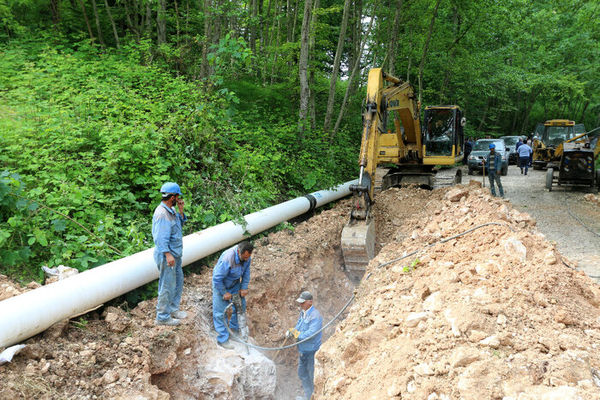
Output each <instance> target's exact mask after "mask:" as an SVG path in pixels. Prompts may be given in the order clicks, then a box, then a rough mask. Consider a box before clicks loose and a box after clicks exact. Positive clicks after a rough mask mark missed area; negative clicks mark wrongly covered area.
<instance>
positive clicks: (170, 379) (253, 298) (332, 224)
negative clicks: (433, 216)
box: [152, 188, 441, 400]
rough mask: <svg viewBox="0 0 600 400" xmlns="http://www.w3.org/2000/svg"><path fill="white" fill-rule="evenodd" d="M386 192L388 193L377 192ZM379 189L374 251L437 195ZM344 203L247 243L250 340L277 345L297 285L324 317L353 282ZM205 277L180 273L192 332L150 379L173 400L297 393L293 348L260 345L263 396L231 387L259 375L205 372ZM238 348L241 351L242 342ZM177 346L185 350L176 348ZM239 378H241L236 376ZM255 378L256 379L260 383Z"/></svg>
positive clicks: (294, 311) (209, 335)
mask: <svg viewBox="0 0 600 400" xmlns="http://www.w3.org/2000/svg"><path fill="white" fill-rule="evenodd" d="M386 192H389V194H385V193H386ZM386 192H384V193H382V195H380V196H379V197H378V198H379V199H380V201H378V202H376V203H375V212H376V213H375V215H376V229H377V234H376V237H377V241H376V247H375V248H376V252H378V251H379V250H380V249H381V248H382V247H383V246H385V245H386V244H387V243H389V242H392V241H397V240H401V239H402V237H404V236H406V235H409V234H410V230H411V229H413V228H414V226H413V225H411V224H410V223H408V224H407V221H409V219H410V218H412V217H413V216H414V215H415V213H416V212H418V211H422V210H424V209H426V208H427V204H428V202H429V201H430V200H432V198H434V197H438V196H440V195H441V194H434V193H436V192H431V191H429V190H422V189H417V188H412V189H410V190H402V191H398V189H390V191H386ZM440 193H441V192H440ZM350 207H351V200H349V199H345V200H342V201H340V202H338V203H337V204H336V205H335V206H334V207H333V208H332V209H330V210H325V211H323V212H321V213H319V214H317V215H314V216H313V217H311V218H310V219H307V220H306V221H303V222H300V223H298V224H297V225H294V229H293V230H286V231H280V232H276V233H272V234H270V235H269V236H267V237H265V238H262V239H259V240H258V241H257V242H256V243H255V244H256V248H255V252H254V254H253V261H252V267H251V268H252V269H251V275H252V276H251V282H250V293H249V295H248V309H247V319H248V326H249V330H250V336H251V337H252V338H253V340H254V341H255V343H256V344H257V345H260V346H263V347H279V346H281V345H282V344H283V340H284V333H285V331H286V330H287V329H289V328H290V327H293V326H294V325H295V323H296V321H297V318H298V315H299V308H298V307H297V304H296V303H295V299H296V298H297V296H298V294H299V293H301V292H302V291H303V290H309V291H311V292H312V293H313V296H314V298H315V303H314V305H315V307H316V308H317V309H318V310H319V311H320V312H321V314H322V316H323V321H324V324H325V323H327V322H328V321H330V320H331V319H332V318H333V317H334V316H335V315H336V314H337V313H338V312H339V311H340V310H341V309H342V308H343V307H344V305H345V304H346V302H347V301H348V299H350V297H351V296H352V294H353V291H354V289H355V287H356V285H355V283H354V282H353V280H352V279H351V278H350V277H349V276H348V275H347V274H346V272H345V271H344V268H343V257H342V253H341V248H340V236H341V231H342V229H343V226H344V225H345V223H346V222H347V220H348V215H349V212H350ZM411 226H412V227H413V228H411ZM211 276H212V266H211V267H210V268H208V267H207V268H205V269H204V270H203V271H202V273H200V274H199V276H197V277H195V278H194V279H193V280H192V281H191V282H190V280H189V279H188V280H186V284H185V288H184V296H185V295H186V293H187V303H188V306H190V305H191V306H192V308H193V309H194V313H195V314H196V316H195V322H194V330H193V332H191V333H189V334H188V336H189V335H192V336H194V339H193V340H189V339H187V341H189V342H190V343H191V345H187V347H186V346H181V345H179V347H178V350H177V353H178V361H177V362H176V363H175V365H173V367H172V368H170V369H168V370H165V371H162V370H161V371H160V373H158V374H154V375H153V376H152V383H153V384H154V385H156V386H158V387H159V388H160V389H161V390H163V391H165V392H167V393H169V394H170V395H171V397H172V398H174V399H197V398H198V399H200V398H202V399H238V398H257V399H258V398H265V399H266V398H269V399H276V400H288V399H292V400H295V399H296V396H300V395H301V394H302V391H301V385H300V381H299V379H298V376H297V372H296V368H297V359H298V352H297V349H296V348H291V349H286V350H282V351H280V352H279V353H276V352H273V351H269V352H265V355H266V356H267V357H268V358H270V359H271V360H273V362H274V363H275V366H276V376H277V385H276V388H275V391H274V394H272V395H271V396H270V397H268V396H267V397H264V396H263V397H261V396H260V395H255V394H254V393H255V392H253V390H254V389H248V390H247V391H245V392H244V391H239V390H238V391H236V390H237V389H236V388H235V387H236V385H238V384H239V385H246V386H248V385H250V386H252V384H254V383H256V382H251V380H252V379H263V378H264V379H267V378H268V379H270V378H269V377H266V376H264V377H262V378H261V377H258V378H257V377H250V376H245V377H244V376H241V375H240V376H237V377H236V378H235V379H240V382H233V383H232V384H231V386H228V385H223V384H222V382H220V380H222V379H221V378H222V376H219V377H217V378H215V377H214V376H212V375H211V376H212V377H211V378H207V376H206V374H207V373H209V371H207V367H206V364H210V363H212V361H210V360H211V359H212V358H211V356H213V357H214V356H215V354H214V352H222V350H220V348H217V346H216V344H215V333H214V329H213V327H212V325H213V324H212V304H211V298H212V297H211V296H212V294H211V290H212V289H211V283H210V282H211ZM188 309H189V308H188ZM350 309H351V307H349V308H348V309H347V310H346V311H345V313H343V314H342V315H341V316H340V318H339V319H338V320H337V321H336V322H335V323H333V324H332V325H331V326H329V327H328V328H327V329H325V330H324V332H323V343H325V342H326V341H327V339H328V338H329V337H330V336H331V335H332V334H333V333H334V332H335V328H336V326H337V325H338V324H339V323H340V322H341V321H343V319H344V318H345V317H346V315H347V313H348V312H349V310H350ZM237 350H238V349H237V348H236V351H237ZM239 351H243V348H240V349H239ZM182 352H187V353H188V354H187V355H186V354H180V353H182ZM226 353H227V354H229V353H233V352H231V351H228V352H226ZM221 354H225V353H218V355H217V358H218V357H221ZM223 357H225V355H223ZM227 357H229V358H227ZM227 357H225V359H224V361H223V362H224V363H228V362H229V363H235V362H238V361H239V360H237V359H234V358H232V357H233V356H231V355H228V356H227ZM242 375H243V374H242ZM223 379H224V378H223ZM244 379H246V383H244V382H242V381H244ZM257 384H258V385H260V384H261V382H258V383H257ZM265 384H266V381H265Z"/></svg>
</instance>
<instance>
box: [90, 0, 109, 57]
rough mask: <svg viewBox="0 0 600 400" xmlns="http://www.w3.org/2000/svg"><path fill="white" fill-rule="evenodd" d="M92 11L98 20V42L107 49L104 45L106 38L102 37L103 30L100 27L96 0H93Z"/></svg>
mask: <svg viewBox="0 0 600 400" xmlns="http://www.w3.org/2000/svg"><path fill="white" fill-rule="evenodd" d="M92 9H93V10H94V17H95V19H96V32H98V40H99V41H100V44H101V45H102V47H106V44H105V43H104V37H103V36H102V28H101V27H100V16H99V15H98V7H97V6H96V0H92Z"/></svg>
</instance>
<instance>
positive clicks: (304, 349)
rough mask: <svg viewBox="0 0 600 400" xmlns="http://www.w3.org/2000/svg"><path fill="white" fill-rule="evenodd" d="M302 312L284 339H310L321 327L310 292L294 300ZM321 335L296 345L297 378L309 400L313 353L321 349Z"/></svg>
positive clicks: (313, 375)
mask: <svg viewBox="0 0 600 400" xmlns="http://www.w3.org/2000/svg"><path fill="white" fill-rule="evenodd" d="M296 301H297V302H298V303H299V305H300V308H301V309H302V311H301V312H300V318H299V319H298V323H296V326H295V327H294V328H292V329H290V330H288V331H287V332H286V337H290V336H293V337H294V338H296V340H297V341H302V340H304V339H306V338H309V337H311V336H312V335H314V334H315V333H316V332H318V331H320V330H321V328H322V327H323V317H321V314H320V313H319V311H318V310H317V309H316V308H314V307H313V297H312V294H310V292H302V293H301V294H300V297H298V299H297V300H296ZM321 336H322V333H321V332H319V333H317V334H316V335H315V336H314V337H313V338H311V339H310V340H307V341H306V342H304V343H300V344H299V345H298V353H299V358H298V377H299V378H300V381H301V382H302V389H304V396H305V398H306V400H310V398H311V397H312V393H313V389H314V378H315V353H316V352H317V350H319V348H320V347H321Z"/></svg>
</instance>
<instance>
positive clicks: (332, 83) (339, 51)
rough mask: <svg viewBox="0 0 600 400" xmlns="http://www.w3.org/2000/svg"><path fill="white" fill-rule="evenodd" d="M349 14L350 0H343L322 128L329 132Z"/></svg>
mask: <svg viewBox="0 0 600 400" xmlns="http://www.w3.org/2000/svg"><path fill="white" fill-rule="evenodd" d="M400 1H402V0H400ZM349 15H350V0H345V1H344V12H343V14H342V26H341V27H340V35H339V36H338V43H337V49H336V50H335V57H334V59H333V70H332V71H331V79H330V80H329V96H328V97H327V109H326V111H325V122H324V123H323V130H324V131H325V132H329V127H330V125H331V116H332V114H333V105H334V104H335V85H336V83H337V78H338V71H339V69H340V62H341V59H342V52H343V51H344V41H345V40H346V28H347V27H348V16H349Z"/></svg>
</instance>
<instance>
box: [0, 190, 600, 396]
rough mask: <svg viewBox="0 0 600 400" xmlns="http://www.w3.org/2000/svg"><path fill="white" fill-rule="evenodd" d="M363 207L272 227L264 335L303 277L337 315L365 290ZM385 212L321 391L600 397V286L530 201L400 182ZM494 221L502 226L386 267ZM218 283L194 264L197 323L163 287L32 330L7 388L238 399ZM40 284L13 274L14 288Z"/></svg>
mask: <svg viewBox="0 0 600 400" xmlns="http://www.w3.org/2000/svg"><path fill="white" fill-rule="evenodd" d="M451 199H452V200H457V201H452V200H451ZM349 210H350V200H344V201H341V202H339V203H338V204H337V205H335V207H333V208H332V209H330V210H326V211H323V212H321V213H320V214H319V215H317V216H315V217H313V218H311V219H309V220H307V221H306V222H303V223H300V224H298V225H297V226H295V228H294V229H293V231H292V230H290V231H286V230H284V231H280V232H276V233H272V234H270V235H268V236H267V237H264V238H262V239H259V240H258V241H257V247H256V250H255V253H254V255H253V263H252V280H251V286H250V289H251V291H250V294H249V302H248V317H249V319H250V321H249V326H250V333H251V335H252V336H253V338H254V340H255V341H256V342H257V343H259V344H260V345H262V346H278V345H281V344H282V342H283V333H284V332H285V330H286V329H288V328H289V327H291V326H293V324H294V323H295V321H296V318H297V316H298V309H297V307H296V305H295V304H294V299H295V298H296V296H297V295H298V293H300V292H301V291H302V290H310V291H312V292H313V293H314V294H315V304H316V306H317V308H319V310H320V311H321V312H322V314H323V317H324V320H325V321H329V320H330V319H331V318H332V317H333V316H334V315H335V314H336V313H337V312H338V311H339V310H340V309H341V307H342V306H343V304H345V303H346V301H347V299H348V298H349V297H350V296H351V295H352V292H353V290H355V289H354V287H353V285H352V283H351V282H350V280H349V279H348V278H347V277H346V275H345V274H344V272H343V270H342V268H341V265H342V259H341V253H340V249H339V237H340V233H341V229H342V227H343V225H344V224H345V223H346V221H347V219H348V215H349ZM375 215H376V218H377V220H376V223H377V235H378V240H379V243H378V244H377V248H378V249H381V252H380V254H379V255H378V257H377V258H376V259H375V260H373V261H372V263H371V264H370V265H369V270H368V272H369V273H370V274H371V275H370V277H369V278H368V279H367V280H365V281H363V282H362V283H361V285H360V286H359V287H358V288H357V289H356V290H355V293H356V300H355V302H354V304H353V305H352V307H351V309H350V310H349V313H348V316H347V317H346V319H345V320H344V321H343V322H342V323H341V324H339V325H338V326H337V328H333V327H330V328H328V330H326V332H325V336H324V339H326V338H329V337H330V336H331V335H333V336H331V338H330V339H329V340H328V341H327V342H326V344H324V346H323V347H322V350H321V351H320V352H319V353H318V355H317V377H316V393H315V394H316V397H317V398H323V399H337V398H339V399H369V398H373V399H387V398H403V399H407V398H408V399H426V398H427V399H443V398H448V399H459V398H464V399H469V398H477V399H485V398H502V397H503V396H504V397H506V398H507V399H510V398H514V399H517V398H542V396H544V395H546V394H548V393H550V394H551V395H554V397H548V398H556V399H558V398H575V397H572V396H575V395H577V396H580V397H581V398H582V399H599V398H600V397H599V396H598V393H599V391H600V388H599V386H600V374H599V373H598V370H600V358H599V357H600V356H599V354H600V352H599V351H598V343H600V341H599V339H600V330H599V328H600V309H599V307H600V289H599V288H598V285H596V284H594V283H592V282H591V281H590V280H589V278H587V277H585V275H583V274H582V273H580V272H576V271H574V270H572V269H570V268H569V267H567V266H565V263H566V264H569V261H568V260H566V259H564V258H563V257H562V256H561V255H560V254H559V253H558V251H557V250H556V248H555V247H554V245H553V244H551V243H549V242H547V241H546V240H545V239H544V237H543V235H541V234H539V233H538V232H537V230H536V228H535V221H533V220H532V219H531V218H530V217H529V216H528V215H527V214H524V213H520V212H518V211H516V210H513V209H512V208H511V207H510V203H508V202H505V201H498V200H495V199H492V198H490V197H489V196H488V195H487V194H486V193H484V192H483V191H481V190H480V189H478V188H476V187H471V188H463V189H460V190H456V189H452V190H448V189H445V190H436V191H433V192H430V191H425V190H420V189H414V188H405V189H401V190H398V189H391V190H388V191H386V192H384V193H382V194H380V195H379V196H378V199H377V203H376V212H375ZM487 222H497V223H499V224H500V225H490V226H486V227H483V228H480V229H477V230H476V231H474V232H472V233H469V234H467V235H465V236H463V237H460V238H457V239H453V240H450V241H448V242H445V243H443V244H435V245H432V246H431V247H428V248H426V249H425V250H423V251H422V252H420V253H418V254H415V255H414V256H411V257H408V258H406V259H404V260H401V261H399V262H396V263H392V264H390V265H388V266H384V267H382V268H377V265H379V264H381V263H383V262H386V261H389V260H392V259H395V258H398V257H400V256H402V255H404V254H408V252H411V251H413V250H417V249H421V248H423V246H425V245H427V244H433V243H436V242H437V241H439V240H440V239H441V238H446V237H449V236H452V235H455V234H457V233H459V232H462V231H464V230H466V229H469V228H472V227H475V226H477V225H478V224H482V223H487ZM563 261H564V263H563ZM210 282H211V269H210V268H206V269H205V270H204V271H203V272H202V273H200V274H188V275H186V278H185V289H184V298H183V304H182V308H183V309H184V310H187V311H188V312H190V313H191V315H190V316H189V317H188V318H187V319H186V320H185V324H184V325H182V326H181V327H177V328H174V329H173V328H166V327H155V326H154V325H153V324H152V321H153V318H154V307H155V301H147V302H143V303H140V305H138V306H137V307H136V308H134V309H133V310H128V309H127V308H126V305H123V306H122V307H121V308H116V307H107V308H104V309H100V310H98V311H95V312H92V313H90V314H88V315H86V316H85V318H82V319H80V318H77V319H76V320H73V321H70V322H67V321H65V322H63V323H59V324H57V325H55V326H54V327H52V328H50V329H49V330H48V331H46V332H44V333H43V334H40V335H37V336H36V337H34V338H31V339H29V340H28V341H27V342H26V344H28V347H26V348H25V349H24V350H23V351H22V352H21V353H19V354H18V355H17V356H15V358H14V359H13V361H12V362H11V363H8V364H4V365H2V366H0V376H1V377H2V379H0V393H1V394H2V395H1V396H0V397H1V398H10V399H16V398H23V399H30V398H36V399H44V398H45V399H55V398H77V399H80V398H97V399H104V398H116V399H166V398H169V397H171V398H175V399H184V398H185V399H187V398H198V399H213V398H214V399H236V397H235V396H236V394H235V393H236V392H235V391H233V390H232V389H231V388H230V387H224V386H223V385H222V382H221V381H219V380H218V379H215V378H211V377H209V376H208V375H207V373H206V371H207V367H206V365H205V363H206V360H207V359H208V357H209V356H210V355H211V354H212V355H214V353H215V352H218V351H221V350H220V349H219V348H218V347H217V346H216V345H215V341H214V332H213V331H212V315H211V286H210ZM30 286H31V287H30V288H34V287H35V284H31V285H30ZM30 288H20V287H18V285H16V284H14V283H12V282H10V281H9V280H8V279H6V277H3V276H0V299H2V298H3V297H4V298H5V297H10V296H12V295H15V294H18V293H19V292H22V291H24V290H30ZM334 329H335V333H334ZM229 353H231V352H229ZM218 354H221V353H218ZM268 355H269V356H271V357H274V356H275V354H274V353H273V352H269V353H268ZM227 357H230V356H227ZM296 357H297V355H296V351H295V350H294V349H291V350H286V351H282V352H281V353H280V354H278V355H277V360H278V362H279V364H278V378H279V382H280V384H279V388H278V391H277V394H276V398H277V399H294V398H295V396H296V395H299V394H300V389H299V382H298V381H297V377H296V376H295V369H294V365H295V362H296V361H295V360H296ZM224 359H225V360H229V358H224ZM282 371H283V372H282ZM519 393H526V394H528V395H530V397H523V396H521V397H518V396H519V395H518V394H519ZM548 396H549V395H548ZM570 396H571V397H570ZM594 396H595V397H594ZM237 398H239V397H237Z"/></svg>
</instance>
